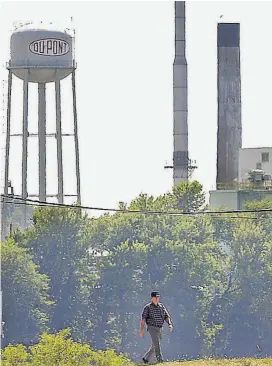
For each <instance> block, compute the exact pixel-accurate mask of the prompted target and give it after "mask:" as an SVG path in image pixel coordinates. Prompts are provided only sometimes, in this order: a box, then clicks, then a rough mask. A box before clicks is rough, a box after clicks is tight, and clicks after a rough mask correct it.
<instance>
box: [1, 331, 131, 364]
mask: <svg viewBox="0 0 272 366" xmlns="http://www.w3.org/2000/svg"><path fill="white" fill-rule="evenodd" d="M2 360H3V366H25V365H33V366H34V365H35V366H53V365H54V366H85V365H86V366H87V365H88V366H89V365H95V366H123V365H124V366H125V365H128V363H129V360H128V359H127V358H125V357H124V356H122V355H120V356H118V355H117V354H116V353H115V352H114V351H113V350H108V351H93V350H92V349H91V347H90V346H89V345H87V344H80V343H77V342H74V341H73V340H72V339H70V330H69V329H64V330H62V331H60V332H59V333H57V334H46V333H44V334H43V335H42V336H41V338H40V342H39V343H38V344H36V345H34V346H30V347H28V348H27V347H25V346H23V345H22V344H19V345H17V346H12V345H9V346H7V347H6V348H5V349H4V350H3V353H2Z"/></svg>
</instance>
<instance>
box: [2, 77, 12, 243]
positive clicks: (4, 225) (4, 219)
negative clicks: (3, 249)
mask: <svg viewBox="0 0 272 366" xmlns="http://www.w3.org/2000/svg"><path fill="white" fill-rule="evenodd" d="M11 90H12V72H11V70H9V75H8V105H7V130H6V152H5V182H4V184H5V186H4V195H5V196H7V195H8V185H9V184H8V183H9V151H10V110H11ZM2 204H3V206H2V210H3V211H2V215H1V216H2V219H1V240H4V239H5V237H6V231H7V204H6V198H3V203H2Z"/></svg>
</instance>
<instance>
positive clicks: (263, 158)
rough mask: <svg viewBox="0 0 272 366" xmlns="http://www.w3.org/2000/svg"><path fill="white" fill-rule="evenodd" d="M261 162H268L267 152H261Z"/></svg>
mask: <svg viewBox="0 0 272 366" xmlns="http://www.w3.org/2000/svg"><path fill="white" fill-rule="evenodd" d="M262 162H263V163H268V162H269V153H262Z"/></svg>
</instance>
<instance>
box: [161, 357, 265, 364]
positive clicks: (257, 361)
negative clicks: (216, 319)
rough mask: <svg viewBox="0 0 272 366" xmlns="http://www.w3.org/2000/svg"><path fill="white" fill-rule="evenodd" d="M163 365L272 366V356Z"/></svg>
mask: <svg viewBox="0 0 272 366" xmlns="http://www.w3.org/2000/svg"><path fill="white" fill-rule="evenodd" d="M160 365H161V366H272V358H265V359H254V358H243V359H233V360H203V361H201V360H200V361H184V362H166V363H163V364H160Z"/></svg>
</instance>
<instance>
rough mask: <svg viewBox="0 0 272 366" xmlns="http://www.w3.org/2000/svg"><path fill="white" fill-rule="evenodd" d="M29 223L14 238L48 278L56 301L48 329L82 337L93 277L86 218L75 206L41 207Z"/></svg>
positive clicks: (86, 327) (93, 281)
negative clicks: (29, 225)
mask: <svg viewBox="0 0 272 366" xmlns="http://www.w3.org/2000/svg"><path fill="white" fill-rule="evenodd" d="M33 224H34V225H33V227H32V228H31V229H29V230H27V231H26V232H25V233H24V235H23V236H21V237H20V236H18V237H17V240H18V242H19V243H20V245H21V246H24V247H26V248H28V250H29V251H30V253H31V254H32V255H33V260H34V261H35V263H36V264H37V265H39V267H40V271H41V273H43V274H46V275H47V276H49V278H50V295H51V297H52V299H54V301H55V304H56V306H55V307H54V311H53V314H52V320H51V324H50V325H51V329H53V330H54V331H58V330H60V329H63V328H66V327H71V328H72V330H73V336H75V337H77V338H78V339H81V340H83V339H84V337H85V332H86V331H88V329H89V327H90V326H91V323H90V318H89V311H88V303H89V299H90V296H91V289H92V286H93V284H94V283H95V278H96V274H95V272H94V271H93V261H94V260H95V258H94V257H92V255H91V251H90V250H91V247H90V242H89V237H88V230H89V219H88V218H87V216H86V215H82V214H81V211H80V210H79V209H78V208H76V207H75V208H71V209H66V208H48V207H46V208H44V207H43V208H39V209H37V210H36V211H35V213H34V216H33Z"/></svg>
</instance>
